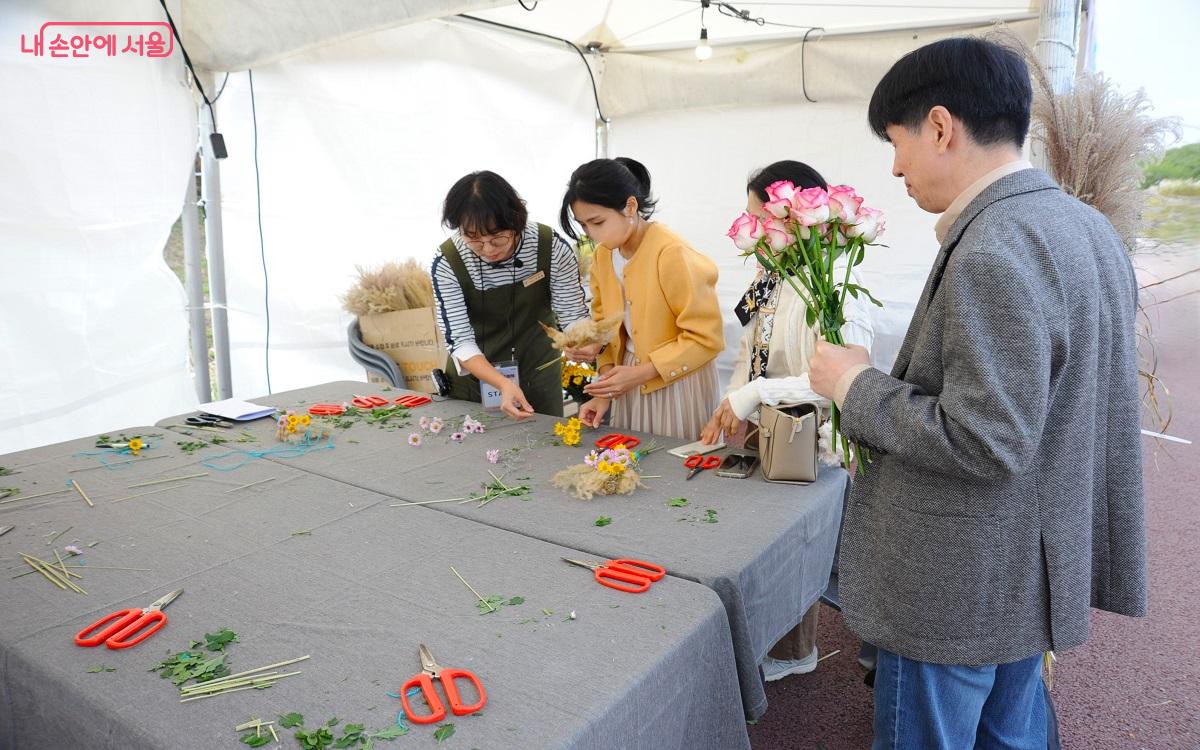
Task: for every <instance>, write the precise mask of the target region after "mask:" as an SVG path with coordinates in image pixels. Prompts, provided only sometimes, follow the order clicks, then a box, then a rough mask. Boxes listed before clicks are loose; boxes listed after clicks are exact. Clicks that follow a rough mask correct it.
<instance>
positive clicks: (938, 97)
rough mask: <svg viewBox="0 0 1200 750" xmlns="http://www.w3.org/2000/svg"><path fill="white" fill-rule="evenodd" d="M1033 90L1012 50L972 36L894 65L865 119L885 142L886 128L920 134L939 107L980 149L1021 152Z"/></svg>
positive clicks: (929, 47)
mask: <svg viewBox="0 0 1200 750" xmlns="http://www.w3.org/2000/svg"><path fill="white" fill-rule="evenodd" d="M1032 101H1033V89H1032V86H1031V84H1030V81H1029V69H1028V68H1027V67H1026V65H1025V61H1024V60H1023V59H1022V58H1021V56H1020V55H1019V54H1018V53H1017V52H1016V51H1014V50H1012V49H1009V48H1008V47H1004V46H1002V45H999V44H996V43H994V42H989V41H986V40H984V39H979V38H976V37H955V38H952V39H943V40H942V41H940V42H934V43H933V44H927V45H925V46H924V47H921V48H920V49H917V50H913V51H912V52H909V53H908V54H907V55H905V56H904V57H902V58H900V59H899V60H897V61H896V64H895V65H893V66H892V67H891V70H889V71H888V72H887V73H886V74H885V75H884V76H883V79H882V80H881V81H879V84H878V85H877V86H876V87H875V93H874V94H872V95H871V103H870V105H869V106H868V108H867V120H868V121H869V122H870V124H871V130H873V131H874V132H875V135H877V136H879V137H880V138H882V139H884V140H887V132H886V131H887V128H888V126H889V125H902V126H904V127H906V128H908V129H909V130H913V131H915V130H918V129H919V128H920V126H921V121H922V120H924V119H925V116H926V115H928V114H929V110H930V109H932V108H934V107H936V106H938V105H941V106H943V107H945V108H946V109H947V110H949V111H950V114H952V115H954V116H955V117H956V118H958V119H959V120H962V123H963V125H964V126H965V127H966V129H967V132H968V133H969V134H970V136H971V138H972V139H973V140H974V141H975V142H976V143H978V144H980V145H984V146H987V145H992V144H998V143H1009V144H1012V145H1015V146H1017V147H1020V146H1021V145H1022V144H1024V143H1025V136H1026V135H1028V133H1029V110H1030V106H1031V104H1032Z"/></svg>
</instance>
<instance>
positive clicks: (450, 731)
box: [433, 724, 454, 742]
mask: <svg viewBox="0 0 1200 750" xmlns="http://www.w3.org/2000/svg"><path fill="white" fill-rule="evenodd" d="M453 736H454V725H453V724H441V725H439V726H438V728H437V731H436V732H434V733H433V738H434V739H435V740H437V741H438V742H442V741H444V740H448V739H450V738H451V737H453Z"/></svg>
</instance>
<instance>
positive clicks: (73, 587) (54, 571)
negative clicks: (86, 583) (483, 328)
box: [33, 557, 87, 594]
mask: <svg viewBox="0 0 1200 750" xmlns="http://www.w3.org/2000/svg"><path fill="white" fill-rule="evenodd" d="M33 559H34V560H35V561H36V562H37V563H39V564H40V565H43V566H45V568H46V570H48V571H50V574H51V575H53V576H54V577H55V578H57V579H58V580H60V581H62V582H63V583H65V584H67V587H68V588H70V589H71V590H72V591H74V592H76V593H78V594H86V593H87V592H86V591H84V590H83V589H82V588H80V587H79V586H78V584H76V583H75V582H74V581H72V580H71V579H70V578H69V577H67V576H64V575H63V574H61V573H59V572H58V569H57V568H55V567H54V563H49V562H46V561H45V560H42V559H41V558H38V557H35V558H33ZM77 577H79V578H82V576H77Z"/></svg>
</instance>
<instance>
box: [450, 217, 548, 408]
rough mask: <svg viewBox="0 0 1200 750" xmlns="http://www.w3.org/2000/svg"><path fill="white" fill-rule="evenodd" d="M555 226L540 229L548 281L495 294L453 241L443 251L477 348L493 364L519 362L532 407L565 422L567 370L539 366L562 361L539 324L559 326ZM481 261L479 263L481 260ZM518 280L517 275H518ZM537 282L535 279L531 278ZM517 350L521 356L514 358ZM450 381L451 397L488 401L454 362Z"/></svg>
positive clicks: (541, 261) (541, 265) (540, 257)
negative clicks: (553, 280) (554, 295)
mask: <svg viewBox="0 0 1200 750" xmlns="http://www.w3.org/2000/svg"><path fill="white" fill-rule="evenodd" d="M552 236H553V235H552V231H551V229H550V227H548V226H546V225H545V224H538V247H537V270H538V272H539V273H541V274H542V277H541V278H540V279H538V280H537V281H536V282H534V283H532V284H530V285H529V286H525V284H524V282H520V281H518V282H516V283H513V284H505V285H504V286H500V287H496V288H495V289H487V290H485V291H482V292H481V291H479V290H477V289H476V288H475V284H474V283H472V282H471V275H470V274H469V273H467V267H466V265H465V264H464V263H463V259H462V256H461V255H460V254H459V252H458V248H456V247H455V246H454V241H453V240H446V241H445V242H443V243H442V246H441V248H440V250H441V252H442V255H443V256H445V258H446V260H447V261H449V263H450V268H451V270H453V271H454V276H455V277H456V278H457V279H458V285H459V286H460V287H462V292H463V299H464V300H466V303H467V315H468V317H469V318H470V319H471V328H472V329H474V331H475V343H476V344H477V345H478V346H479V348H480V349H481V350H482V351H483V356H484V357H486V358H487V361H488V362H491V363H492V364H493V365H494V364H496V363H497V362H505V361H508V360H511V359H516V360H517V362H518V363H519V373H520V378H521V390H522V391H523V392H524V393H525V398H526V399H528V400H529V405H530V406H532V407H533V410H534V411H536V412H538V413H539V414H549V415H551V416H555V417H561V416H562V413H563V391H562V365H561V364H554V365H551V366H550V367H547V368H545V369H543V370H541V371H538V369H537V368H538V366H539V365H542V364H545V363H546V362H550V361H553V360H555V359H557V358H558V357H559V356H560V354H559V351H558V350H557V349H555V348H554V347H553V346H551V344H550V338H549V337H548V336H547V335H546V332H545V331H543V330H542V327H541V326H539V325H538V321H541V322H543V323H545V324H546V325H548V326H552V327H555V326H557V323H556V322H555V320H556V319H555V316H554V310H553V308H552V307H551V304H550V238H551V237H552ZM475 260H476V261H477V262H478V259H477V258H476V259H475ZM514 275H515V271H514ZM530 278H533V277H530ZM514 349H515V356H514ZM445 372H446V378H447V379H448V380H449V381H450V397H451V398H456V399H460V400H463V401H476V402H482V401H483V397H482V395H481V394H480V390H479V380H478V379H477V378H476V377H475V376H473V375H459V374H458V368H457V367H456V366H455V363H454V357H453V356H451V357H450V358H449V359H448V360H447V362H446V368H445Z"/></svg>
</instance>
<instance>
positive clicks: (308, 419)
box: [300, 414, 312, 427]
mask: <svg viewBox="0 0 1200 750" xmlns="http://www.w3.org/2000/svg"><path fill="white" fill-rule="evenodd" d="M310 422H312V417H310V416H308V415H307V414H301V415H300V424H302V425H304V426H305V427H307V426H308V425H309V423H310Z"/></svg>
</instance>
